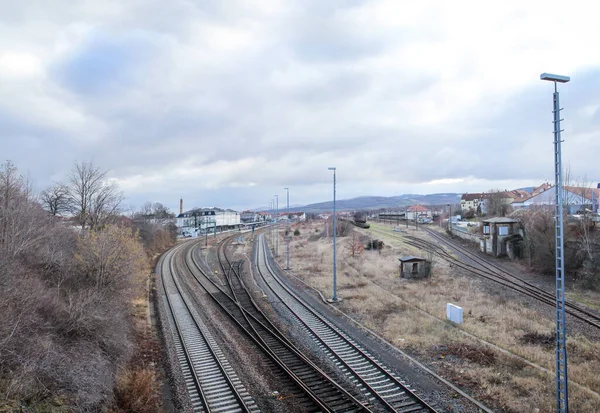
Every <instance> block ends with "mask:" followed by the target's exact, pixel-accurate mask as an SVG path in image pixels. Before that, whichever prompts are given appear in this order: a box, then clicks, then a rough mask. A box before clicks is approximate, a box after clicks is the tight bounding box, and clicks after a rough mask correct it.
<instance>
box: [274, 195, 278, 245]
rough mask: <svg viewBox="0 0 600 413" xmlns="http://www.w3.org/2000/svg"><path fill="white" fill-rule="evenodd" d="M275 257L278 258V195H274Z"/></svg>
mask: <svg viewBox="0 0 600 413" xmlns="http://www.w3.org/2000/svg"><path fill="white" fill-rule="evenodd" d="M275 256H276V257H279V195H275Z"/></svg>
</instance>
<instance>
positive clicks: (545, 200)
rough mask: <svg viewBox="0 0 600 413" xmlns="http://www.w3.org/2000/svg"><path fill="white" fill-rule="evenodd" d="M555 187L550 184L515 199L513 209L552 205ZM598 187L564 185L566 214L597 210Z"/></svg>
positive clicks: (599, 191) (599, 194) (599, 189)
mask: <svg viewBox="0 0 600 413" xmlns="http://www.w3.org/2000/svg"><path fill="white" fill-rule="evenodd" d="M555 198H556V193H555V188H554V186H551V187H550V188H547V189H546V190H544V191H541V192H539V191H538V192H537V193H535V194H534V195H531V196H530V197H528V198H525V199H521V200H515V201H514V202H513V203H512V207H513V209H528V208H532V207H544V206H546V207H553V206H554V205H555ZM599 198H600V188H583V187H574V186H566V187H564V188H563V208H564V209H565V212H566V213H567V214H577V213H580V212H585V211H586V210H587V211H589V212H593V211H594V207H595V208H596V210H598V199H599Z"/></svg>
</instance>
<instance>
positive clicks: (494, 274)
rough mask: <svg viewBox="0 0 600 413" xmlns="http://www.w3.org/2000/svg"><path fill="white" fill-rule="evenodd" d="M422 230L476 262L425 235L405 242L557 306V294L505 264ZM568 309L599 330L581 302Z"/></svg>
mask: <svg viewBox="0 0 600 413" xmlns="http://www.w3.org/2000/svg"><path fill="white" fill-rule="evenodd" d="M421 229H423V230H424V231H425V232H426V233H428V234H429V235H431V236H432V237H433V238H434V239H435V240H437V241H439V242H441V243H442V244H444V245H447V246H448V247H449V248H452V249H454V250H455V251H457V252H458V253H459V254H461V255H462V256H464V257H465V258H466V259H468V260H470V261H471V262H473V264H469V263H466V262H464V261H463V260H460V259H459V258H456V257H455V256H453V255H452V254H450V253H449V252H448V251H447V250H445V249H444V248H443V247H441V246H440V245H438V244H435V243H432V242H429V241H426V240H424V239H422V238H418V237H414V236H410V235H402V238H404V242H405V243H407V244H409V245H412V246H414V247H417V248H419V249H425V250H433V251H434V252H435V253H437V254H438V255H439V256H441V257H442V258H444V259H445V260H447V261H449V262H451V263H452V264H453V265H455V266H457V267H459V268H462V269H465V270H467V271H469V272H471V273H473V274H475V275H478V276H480V277H483V278H485V279H488V280H490V281H493V282H495V283H497V284H500V285H502V286H504V287H506V288H509V289H511V290H514V291H517V292H519V293H521V294H524V295H526V296H528V297H531V298H533V299H535V300H538V301H540V302H542V303H544V304H547V305H549V306H552V307H554V306H555V305H556V297H555V295H554V293H551V292H548V291H546V290H544V289H542V288H540V287H538V286H536V285H534V284H532V283H530V282H527V281H525V280H523V279H522V278H520V277H518V276H516V275H514V274H512V273H510V272H509V271H506V270H505V269H503V268H502V267H500V266H498V265H495V264H493V263H491V262H489V261H487V260H485V259H483V258H481V257H479V256H478V255H477V254H475V253H473V252H472V251H469V250H468V249H467V248H465V247H463V246H461V245H458V244H457V243H455V242H452V241H450V240H448V239H446V238H445V237H444V236H443V235H440V234H438V233H437V232H435V231H433V230H430V229H427V228H423V227H421ZM565 311H566V312H567V314H569V315H570V316H572V317H574V318H576V319H578V320H581V321H582V322H584V323H586V324H588V325H591V326H593V327H596V328H599V329H600V316H598V315H597V314H595V313H593V312H591V311H589V310H587V309H586V308H584V307H582V306H581V305H579V304H577V303H573V302H572V301H568V300H567V301H566V302H565Z"/></svg>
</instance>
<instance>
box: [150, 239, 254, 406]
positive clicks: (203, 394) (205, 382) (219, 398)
mask: <svg viewBox="0 0 600 413" xmlns="http://www.w3.org/2000/svg"><path fill="white" fill-rule="evenodd" d="M185 247H186V244H184V245H181V246H178V247H175V248H173V249H171V250H170V251H168V252H167V253H166V254H165V255H163V256H162V257H161V260H160V262H159V265H158V266H157V267H158V268H159V271H160V272H159V275H160V276H161V279H162V286H163V291H164V296H163V300H164V304H165V309H166V310H167V320H168V323H169V324H170V326H171V331H172V333H173V335H172V336H173V341H174V344H175V349H176V353H177V358H178V360H179V364H180V367H181V370H182V373H183V377H184V380H185V384H186V387H187V390H188V394H189V396H190V400H191V403H192V408H193V411H194V412H252V413H255V412H259V411H260V410H259V409H258V407H257V405H256V402H255V401H254V400H253V399H252V398H251V397H250V395H249V394H248V392H247V391H246V389H245V388H244V386H243V385H242V384H241V382H240V380H239V379H238V377H237V376H236V374H235V372H234V371H233V369H232V368H231V366H230V365H229V363H228V362H227V360H226V359H225V357H224V355H223V354H222V352H221V350H220V349H219V347H218V346H217V344H216V342H215V341H214V339H213V338H212V336H211V335H210V332H209V331H208V330H207V328H206V326H205V325H204V324H203V323H202V321H201V320H199V319H198V317H197V316H196V315H195V314H194V311H193V309H192V305H191V303H190V300H189V299H188V298H187V295H186V293H185V292H184V291H183V289H182V285H181V283H180V281H179V280H178V277H177V275H176V271H175V266H174V262H173V261H174V259H175V255H176V254H177V253H178V252H179V251H180V249H182V248H185Z"/></svg>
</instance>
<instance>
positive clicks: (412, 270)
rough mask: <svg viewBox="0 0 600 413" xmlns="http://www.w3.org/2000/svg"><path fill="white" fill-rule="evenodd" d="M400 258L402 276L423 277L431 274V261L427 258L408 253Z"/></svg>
mask: <svg viewBox="0 0 600 413" xmlns="http://www.w3.org/2000/svg"><path fill="white" fill-rule="evenodd" d="M398 260H399V261H400V277H402V278H423V277H427V276H429V271H430V269H431V262H429V261H427V260H426V259H425V258H419V257H413V256H412V255H407V256H406V257H400V258H398Z"/></svg>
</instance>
